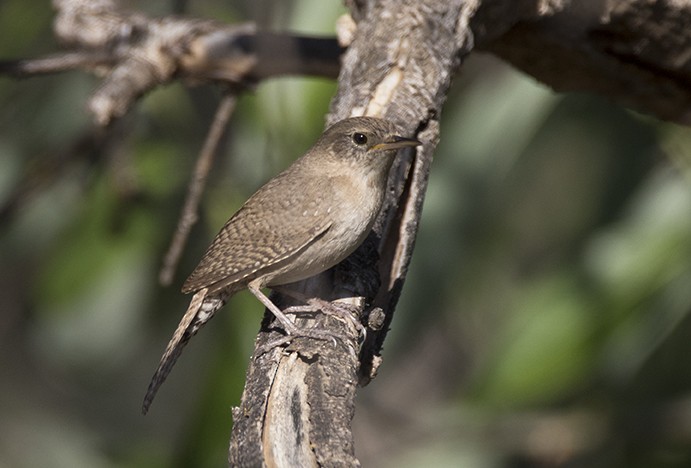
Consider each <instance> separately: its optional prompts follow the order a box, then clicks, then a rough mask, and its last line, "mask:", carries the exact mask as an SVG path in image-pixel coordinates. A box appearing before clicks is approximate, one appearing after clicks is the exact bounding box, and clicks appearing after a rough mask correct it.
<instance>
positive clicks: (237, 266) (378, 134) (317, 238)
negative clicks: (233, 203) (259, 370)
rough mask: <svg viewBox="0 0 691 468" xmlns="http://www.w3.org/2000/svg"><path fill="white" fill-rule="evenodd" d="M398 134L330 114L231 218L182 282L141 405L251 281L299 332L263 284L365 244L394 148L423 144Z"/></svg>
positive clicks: (314, 270) (377, 123)
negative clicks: (176, 319)
mask: <svg viewBox="0 0 691 468" xmlns="http://www.w3.org/2000/svg"><path fill="white" fill-rule="evenodd" d="M399 133H400V132H399V131H398V129H397V128H396V126H395V125H394V124H393V123H391V122H389V121H386V120H382V119H377V118H372V117H354V118H350V119H346V120H342V121H340V122H337V123H336V124H334V125H333V126H331V127H329V128H328V129H327V130H326V131H325V132H324V133H323V134H322V136H321V137H320V138H319V139H318V140H317V142H316V143H315V144H314V146H312V148H310V149H309V150H308V151H307V153H306V154H305V155H304V156H302V157H301V158H299V159H298V160H296V161H295V162H294V163H293V164H292V165H291V166H290V167H288V168H287V169H286V170H285V171H283V172H282V173H280V174H279V175H277V176H276V177H274V178H273V179H271V180H270V181H269V182H267V183H266V184H265V185H264V186H263V187H261V188H260V189H259V190H258V191H257V192H256V193H255V194H254V195H252V196H251V197H250V198H249V200H247V202H245V204H244V205H243V206H242V208H240V210H239V211H238V212H237V213H235V214H234V215H233V217H232V218H230V220H228V222H227V223H226V224H225V226H223V228H222V229H221V231H220V232H219V233H218V235H217V236H216V238H215V239H214V240H213V242H212V243H211V246H210V247H209V248H208V249H207V251H206V253H205V254H204V257H203V258H202V260H201V262H199V265H198V266H197V268H195V270H194V271H193V272H192V274H191V275H190V276H189V278H187V281H185V283H184V285H183V286H182V292H184V293H191V292H194V293H195V295H194V296H193V297H192V301H191V303H190V305H189V307H188V308H187V312H186V313H185V315H184V316H183V318H182V320H181V321H180V324H179V325H178V328H177V330H175V334H174V335H173V338H172V339H171V340H170V342H169V343H168V347H167V348H166V350H165V353H164V354H163V357H162V358H161V362H160V363H159V365H158V368H157V369H156V372H155V373H154V376H153V378H152V379H151V383H150V384H149V389H148V391H147V392H146V396H145V397H144V404H143V406H142V412H143V413H144V414H146V412H147V411H148V409H149V406H150V405H151V402H152V401H153V399H154V396H155V395H156V392H157V391H158V388H159V387H160V386H161V384H162V383H163V381H164V380H165V379H166V377H167V376H168V373H169V372H170V370H171V369H172V367H173V365H174V364H175V361H176V360H177V358H178V357H179V356H180V353H181V352H182V349H183V347H184V346H185V344H186V343H187V342H188V341H189V339H190V338H191V337H192V336H194V334H195V333H196V332H197V331H198V330H199V329H200V328H201V327H202V326H203V325H204V324H205V323H206V322H208V321H209V319H211V317H213V315H214V313H215V312H216V311H217V310H218V309H220V308H221V307H222V306H223V305H224V304H225V303H226V301H227V300H228V298H229V297H230V296H231V295H233V294H234V293H236V292H238V291H240V290H242V289H245V288H248V289H249V290H250V291H251V292H252V294H254V295H255V296H256V297H257V299H259V300H260V301H261V302H262V304H264V306H265V307H267V308H268V309H269V310H271V312H273V314H274V315H275V316H276V318H277V319H278V320H279V322H280V323H281V325H282V326H283V328H284V329H285V331H286V333H288V334H289V335H293V336H295V335H299V334H300V330H299V329H298V327H296V326H295V324H294V323H293V322H292V321H291V320H290V319H288V318H287V317H286V316H285V314H284V313H283V312H282V311H281V310H280V309H279V308H278V307H276V305H274V304H273V303H272V302H271V301H270V300H269V298H268V297H267V296H266V295H264V293H263V292H262V291H261V289H262V288H264V287H275V286H280V285H284V284H288V283H293V282H295V281H300V280H303V279H305V278H309V277H310V276H314V275H316V274H318V273H321V272H323V271H325V270H327V269H329V268H331V267H332V266H334V265H336V264H337V263H339V262H340V261H341V260H343V259H344V258H346V257H347V256H348V255H350V254H351V253H352V252H353V251H354V250H355V249H356V248H357V247H358V246H359V245H360V244H361V243H362V241H363V240H364V239H365V237H366V236H367V234H368V233H369V231H370V229H371V228H372V224H373V223H374V220H375V218H376V216H377V214H378V213H379V209H380V208H381V205H382V201H383V199H384V192H385V190H386V181H387V176H388V172H389V169H390V168H391V163H392V162H393V160H394V157H395V155H396V150H398V149H399V148H404V147H409V146H417V145H419V144H420V142H419V141H417V140H414V139H410V138H403V137H402V136H399Z"/></svg>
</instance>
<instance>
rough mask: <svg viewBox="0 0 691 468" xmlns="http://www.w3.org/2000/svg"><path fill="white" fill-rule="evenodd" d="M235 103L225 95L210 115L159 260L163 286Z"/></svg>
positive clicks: (193, 217) (188, 228) (229, 94)
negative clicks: (179, 209)
mask: <svg viewBox="0 0 691 468" xmlns="http://www.w3.org/2000/svg"><path fill="white" fill-rule="evenodd" d="M236 103H237V95H236V94H235V93H234V92H232V91H228V92H227V93H226V94H225V95H224V96H223V98H222V99H221V102H220V104H219V105H218V109H217V110H216V115H214V121H213V122H212V123H211V127H210V128H209V133H208V135H207V137H206V140H205V141H204V146H203V147H202V150H201V151H200V152H199V157H198V158H197V164H196V166H195V168H194V174H192V180H190V185H189V188H188V190H187V199H186V200H185V204H184V206H183V208H182V212H181V213H180V219H179V220H178V225H177V228H176V229H175V233H174V234H173V239H172V241H171V242H170V247H169V248H168V251H167V252H166V255H165V257H163V265H162V266H161V271H160V273H159V275H158V280H159V282H160V283H161V284H162V285H164V286H168V285H170V283H171V282H172V281H173V274H174V273H175V268H176V267H177V265H178V262H179V261H180V255H181V254H182V251H183V249H184V247H185V244H186V243H187V238H188V237H189V234H190V231H191V229H192V226H194V223H196V222H197V219H198V215H197V209H198V207H199V201H200V199H201V197H202V193H204V187H205V186H206V179H207V176H208V175H209V170H211V166H212V165H213V160H214V156H215V155H216V150H217V149H218V144H219V142H220V141H221V137H222V136H223V133H224V131H225V128H226V125H227V124H228V121H229V120H230V117H231V115H233V111H234V110H235V104H236Z"/></svg>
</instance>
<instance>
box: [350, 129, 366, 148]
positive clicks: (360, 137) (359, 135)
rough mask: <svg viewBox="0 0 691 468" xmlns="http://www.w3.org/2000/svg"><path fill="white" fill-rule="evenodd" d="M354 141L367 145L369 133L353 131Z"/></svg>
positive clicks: (357, 143)
mask: <svg viewBox="0 0 691 468" xmlns="http://www.w3.org/2000/svg"><path fill="white" fill-rule="evenodd" d="M353 142H355V144H356V145H365V144H367V135H365V134H364V133H357V132H356V133H353Z"/></svg>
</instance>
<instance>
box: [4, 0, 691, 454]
mask: <svg viewBox="0 0 691 468" xmlns="http://www.w3.org/2000/svg"><path fill="white" fill-rule="evenodd" d="M180 5H182V3H180V2H178V3H174V6H171V7H170V8H179V7H180ZM135 6H136V4H135ZM265 6H266V5H265ZM273 7H274V8H273V9H272V10H270V11H272V14H271V15H266V14H264V16H261V15H260V18H259V20H260V21H262V22H263V24H265V25H266V26H267V27H273V28H278V29H286V28H290V29H294V30H300V31H304V32H312V33H331V32H332V31H333V24H334V20H335V18H336V17H337V16H338V15H339V14H340V13H341V12H342V11H343V9H342V7H341V6H340V4H338V2H328V3H327V2H321V1H318V0H303V1H294V2H287V3H285V4H280V5H278V4H276V5H273ZM146 8H147V11H153V12H156V13H157V14H164V13H165V12H166V11H169V10H168V8H169V6H168V4H167V3H165V2H161V3H155V4H154V3H149V4H147V6H146ZM258 9H259V7H257V6H255V5H252V3H251V2H246V3H241V2H235V3H232V4H227V3H224V2H214V1H204V2H192V3H190V4H189V9H188V12H189V13H190V14H193V15H199V16H207V17H208V16H214V17H216V18H219V19H221V20H224V21H240V20H244V19H251V15H253V14H259V13H258V12H257V10H258ZM262 11H263V10H262ZM50 21H51V12H50V10H49V8H48V5H47V4H46V2H38V1H34V0H30V1H26V0H24V1H21V2H20V1H19V0H8V1H5V2H2V3H0V55H1V56H2V58H11V57H34V56H38V55H40V54H42V53H46V52H49V51H52V50H54V49H55V48H56V46H55V45H54V44H53V42H52V38H51V31H50ZM96 85H97V81H96V80H95V79H93V78H91V77H87V76H85V75H83V74H80V73H76V72H74V73H68V74H65V75H61V76H50V77H40V78H31V79H27V80H20V81H13V80H10V79H7V78H3V77H0V153H1V154H2V157H0V206H2V211H1V212H0V214H1V215H2V224H1V225H0V228H1V229H0V256H1V258H2V262H1V263H0V309H1V310H2V314H0V343H1V344H0V349H1V350H2V365H1V366H0V411H1V412H2V414H3V418H0V466H12V467H43V466H53V467H63V466H64V467H81V466H84V467H110V466H123V467H124V466H131V467H156V466H161V467H163V466H195V467H203V466H221V465H224V464H225V460H226V451H227V443H228V438H229V434H230V428H231V414H230V408H231V406H232V405H234V404H236V403H237V402H238V401H239V398H240V393H241V391H242V386H243V382H244V372H245V368H246V364H247V358H248V356H249V353H250V351H251V349H252V344H253V339H254V336H255V333H256V331H257V329H258V327H259V321H260V316H261V310H262V308H261V307H260V306H259V304H258V303H257V301H256V300H254V299H253V298H252V297H251V296H249V295H248V294H245V293H241V294H239V295H237V296H236V297H234V298H233V299H232V300H231V302H230V303H229V304H228V306H227V307H226V309H225V311H224V313H223V314H220V315H219V316H218V317H217V318H216V319H214V322H215V323H214V325H213V326H211V327H206V328H205V329H204V330H203V332H202V333H200V335H199V336H198V337H197V338H196V339H195V340H194V341H193V344H192V345H191V346H189V347H188V348H187V349H186V352H185V355H184V356H183V358H182V359H181V360H180V362H179V363H178V364H177V366H176V368H175V370H174V372H173V373H172V375H171V378H170V379H169V381H168V382H166V385H165V386H164V387H163V389H162V391H161V393H160V395H159V397H158V399H157V401H156V402H155V404H154V406H153V408H152V411H151V412H150V414H149V415H148V416H147V417H146V418H143V417H141V416H140V414H139V405H140V403H141V398H142V396H143V394H144V391H145V389H146V385H147V384H148V379H149V377H150V373H151V372H152V371H153V369H154V368H155V365H156V363H157V362H158V358H159V356H160V353H161V352H162V350H163V348H164V346H165V343H166V342H167V339H168V338H169V336H170V334H171V333H172V331H173V329H174V327H175V325H176V324H177V321H178V319H179V317H180V316H181V314H182V313H183V311H184V310H185V307H186V305H187V300H188V298H187V297H185V296H183V295H181V294H179V293H178V287H179V286H180V284H181V283H182V281H183V280H184V278H185V275H186V274H187V273H188V272H189V271H191V269H192V268H193V267H194V265H195V262H196V260H197V259H198V258H199V256H200V255H201V253H202V252H203V250H204V248H205V247H206V245H207V244H208V242H209V240H210V239H211V237H212V236H213V235H214V234H215V232H216V231H217V229H218V228H219V227H220V226H221V225H222V224H223V223H224V222H225V221H226V219H227V218H228V216H229V215H230V214H231V213H232V212H233V211H234V210H235V209H237V208H238V207H239V206H240V204H241V203H242V202H243V201H244V199H245V198H246V197H247V196H248V195H249V194H250V193H252V192H253V191H254V190H255V189H256V188H257V187H259V186H260V185H261V184H262V183H263V182H264V181H265V180H267V179H268V178H269V177H271V176H272V175H273V174H275V173H276V172H278V171H279V170H280V169H281V168H283V167H285V166H287V165H288V164H289V163H290V161H291V160H293V159H294V158H295V157H296V156H298V155H299V154H301V152H303V151H304V150H305V149H306V148H307V147H308V146H309V144H310V143H311V142H312V141H313V140H314V139H315V138H316V136H317V135H318V134H319V133H320V132H321V130H322V127H323V122H324V119H323V117H324V115H325V113H326V111H327V109H328V104H329V99H330V98H331V96H332V95H333V93H334V91H335V84H334V83H333V82H328V81H325V80H319V79H304V78H282V79H276V80H272V81H269V82H266V83H262V84H261V85H260V86H259V87H258V89H257V90H256V92H254V93H252V94H246V95H244V96H243V97H242V98H241V100H240V103H239V106H238V110H237V112H236V114H235V116H234V117H233V120H232V122H231V126H230V128H229V132H228V135H227V138H226V140H225V142H224V147H223V151H222V154H220V155H219V158H218V161H217V165H216V166H215V168H214V171H213V172H212V176H211V179H210V182H209V187H208V190H207V192H206V195H205V198H204V202H203V206H202V213H201V221H200V223H198V225H197V226H196V227H195V228H194V230H193V236H192V240H191V242H190V245H189V246H188V248H187V251H186V253H185V255H184V257H183V260H182V264H181V266H180V268H179V271H178V273H177V276H176V279H175V281H174V286H173V287H171V288H162V287H160V286H159V285H158V284H157V269H158V267H159V265H160V261H161V258H162V255H163V252H164V251H165V249H166V248H167V244H168V242H169V239H170V236H171V233H172V231H173V229H174V227H175V223H176V220H177V216H178V214H179V210H180V207H181V204H182V200H183V198H184V194H185V190H186V184H187V179H188V177H189V173H190V170H191V168H192V167H193V164H194V158H195V156H196V154H197V152H198V150H199V148H200V147H201V144H202V142H203V139H204V136H205V132H206V129H207V128H208V125H209V122H210V120H211V117H212V114H213V110H214V106H215V105H216V103H217V102H218V96H219V94H218V91H217V90H215V89H212V88H206V87H202V88H194V89H187V88H184V87H183V86H181V85H177V84H176V85H171V86H168V87H165V88H163V89H160V90H156V91H155V92H153V93H152V94H150V95H148V96H146V98H144V99H143V101H142V102H141V103H140V105H139V106H138V107H137V110H136V111H134V112H132V113H131V115H128V116H127V117H126V118H125V119H123V122H121V123H119V124H118V125H120V126H121V128H119V129H118V130H117V131H118V132H119V133H117V134H116V135H117V138H111V139H109V140H106V141H105V142H101V143H102V144H100V145H99V144H97V145H89V141H91V140H90V139H89V138H90V137H89V136H90V135H93V134H94V129H93V127H92V124H91V123H90V120H89V116H88V114H87V113H86V111H85V110H84V103H85V102H86V99H87V97H88V94H89V92H90V91H91V90H93V89H94V87H95V86H96ZM441 136H442V140H441V143H440V145H439V148H438V151H437V153H436V156H435V161H434V164H433V169H432V175H431V180H430V188H429V192H428V196H427V201H426V204H425V210H424V215H423V222H422V226H421V230H420V235H419V241H418V244H417V247H416V253H415V256H414V260H413V263H412V265H411V271H410V274H409V278H408V281H407V283H406V287H405V288H404V293H403V296H402V298H401V302H400V305H399V309H398V311H397V316H396V319H395V320H394V323H393V330H392V333H391V335H390V337H389V341H388V343H387V348H386V350H385V354H384V358H385V360H384V364H383V366H382V368H381V371H380V376H379V377H378V378H377V379H376V380H375V381H374V382H373V383H372V384H371V385H370V386H369V387H367V388H365V389H363V390H362V391H361V393H360V400H359V405H360V406H359V408H358V413H357V415H356V421H355V424H356V436H357V438H358V440H357V450H358V454H359V456H360V458H361V460H362V461H363V464H364V466H396V467H404V466H411V467H413V466H435V467H444V466H449V467H451V466H472V467H500V466H501V467H509V466H511V467H512V466H558V465H560V463H561V464H565V463H568V466H584V467H586V466H587V467H591V466H602V467H610V466H611V467H619V466H621V467H624V466H626V467H651V466H670V467H673V466H689V464H690V463H691V435H690V434H691V433H690V432H689V430H688V428H689V427H691V403H690V402H691V392H690V390H691V374H690V373H689V372H688V369H689V368H690V367H691V340H690V338H691V320H690V319H689V311H691V287H689V285H690V284H691V182H690V175H691V132H690V131H689V130H688V129H686V128H680V127H677V126H675V125H672V124H668V123H662V122H658V121H655V120H652V119H650V118H647V117H643V116H640V115H637V114H634V113H632V112H630V111H627V110H624V109H622V108H619V107H617V106H615V105H613V104H610V103H608V102H607V101H606V100H605V99H603V98H600V97H593V96H580V95H567V96H564V95H556V94H554V93H552V92H550V91H549V90H547V89H545V88H544V87H542V86H540V85H539V84H537V83H535V82H534V81H533V80H531V79H530V78H528V77H526V76H524V75H521V74H520V73H518V72H516V71H513V70H511V69H509V68H508V67H507V66H505V65H502V64H500V63H498V62H497V61H496V60H493V59H492V58H489V57H483V56H474V57H473V58H472V59H471V60H469V62H468V63H467V64H466V66H465V67H464V68H463V72H462V73H461V75H460V76H459V77H458V78H457V80H456V83H455V84H454V87H453V88H452V92H451V94H450V96H449V100H448V103H447V105H446V107H445V111H444V114H443V116H442V135H441ZM78 142H82V143H81V144H78Z"/></svg>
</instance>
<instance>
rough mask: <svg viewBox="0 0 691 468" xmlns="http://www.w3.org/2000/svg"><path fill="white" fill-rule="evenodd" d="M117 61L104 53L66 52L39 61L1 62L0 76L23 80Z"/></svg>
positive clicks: (91, 67) (38, 59) (92, 67)
mask: <svg viewBox="0 0 691 468" xmlns="http://www.w3.org/2000/svg"><path fill="white" fill-rule="evenodd" d="M115 61H116V57H115V56H113V54H109V53H106V52H104V51H78V52H66V53H59V54H53V55H48V56H46V57H42V58H37V59H19V60H0V74H7V75H10V76H14V77H16V78H22V77H27V76H33V75H47V74H51V73H60V72H65V71H69V70H76V69H86V70H88V69H94V68H96V67H98V66H101V65H112V64H113V63H114V62H115Z"/></svg>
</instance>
